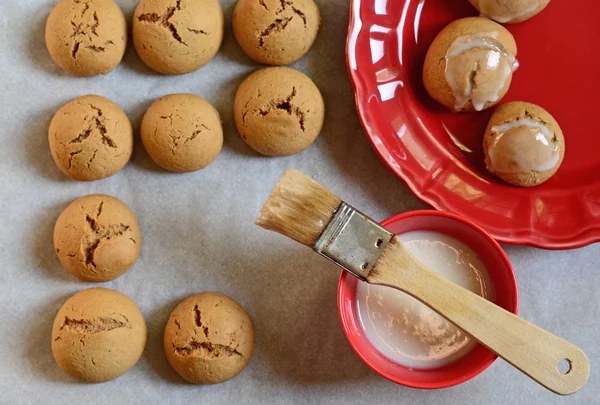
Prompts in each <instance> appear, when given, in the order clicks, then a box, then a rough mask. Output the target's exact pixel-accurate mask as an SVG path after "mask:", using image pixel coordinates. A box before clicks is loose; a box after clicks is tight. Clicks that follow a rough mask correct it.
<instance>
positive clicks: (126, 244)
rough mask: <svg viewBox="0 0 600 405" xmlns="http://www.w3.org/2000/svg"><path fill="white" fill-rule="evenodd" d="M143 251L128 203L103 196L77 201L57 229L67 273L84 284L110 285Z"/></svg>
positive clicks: (56, 243)
mask: <svg viewBox="0 0 600 405" xmlns="http://www.w3.org/2000/svg"><path fill="white" fill-rule="evenodd" d="M141 248H142V236H141V233H140V225H139V224H138V221H137V219H136V217H135V215H134V214H133V212H131V210H130V209H129V207H127V205H125V203H123V202H122V201H120V200H118V199H116V198H114V197H111V196H108V195H103V194H93V195H88V196H85V197H81V198H79V199H77V200H75V201H73V202H72V203H71V204H70V205H69V206H68V207H67V208H66V209H65V210H64V211H63V212H62V213H61V214H60V215H59V217H58V220H57V221H56V225H55V226H54V249H55V251H56V255H57V256H58V258H59V260H60V262H61V263H62V264H63V266H64V267H65V269H67V270H68V271H69V273H71V274H73V275H74V276H77V277H79V278H80V279H81V280H84V281H94V282H102V281H110V280H114V279H115V278H117V277H119V276H121V275H122V274H124V273H125V272H126V271H127V270H129V268H130V267H131V266H132V265H133V263H135V261H136V259H137V258H138V256H139V254H140V250H141Z"/></svg>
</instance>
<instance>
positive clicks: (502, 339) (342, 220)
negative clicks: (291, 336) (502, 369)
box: [256, 170, 590, 395]
mask: <svg viewBox="0 0 600 405" xmlns="http://www.w3.org/2000/svg"><path fill="white" fill-rule="evenodd" d="M256 224H257V225H259V226H261V227H263V228H265V229H267V230H272V231H275V232H278V233H280V234H282V235H285V236H287V237H289V238H291V239H293V240H295V241H297V242H299V243H301V244H303V245H306V246H308V247H310V248H312V249H313V250H314V251H315V252H317V253H319V254H320V255H322V256H325V257H326V258H327V259H329V260H331V261H332V262H334V263H335V264H337V265H338V266H340V267H342V268H343V269H344V270H346V271H349V272H350V273H352V274H353V275H355V276H356V277H358V278H359V279H361V280H363V281H366V282H368V283H370V284H377V285H383V286H388V287H391V288H395V289H397V290H400V291H403V292H405V293H408V294H410V295H411V296H413V297H415V298H416V299H418V300H419V301H421V302H423V303H424V304H425V305H427V306H428V307H430V308H431V309H432V310H434V311H436V312H437V313H438V314H440V315H441V316H443V317H444V318H446V319H447V320H448V321H450V322H452V323H453V324H454V325H456V326H457V327H459V328H460V329H462V330H464V331H465V332H467V333H468V334H470V335H471V336H473V338H475V339H476V340H477V341H479V342H480V343H481V344H482V345H484V346H485V347H487V348H488V349H489V350H491V351H492V352H494V353H496V354H497V355H498V356H500V357H501V358H503V359H504V360H506V361H507V362H508V363H510V364H511V365H512V366H514V367H516V368H517V369H519V370H520V371H522V372H523V373H525V374H526V375H528V376H529V377H531V378H532V379H533V380H535V381H537V382H538V383H539V384H541V385H543V386H544V387H546V388H547V389H549V390H550V391H552V392H554V393H556V394H560V395H569V394H573V393H575V392H576V391H578V390H579V389H580V388H581V387H583V386H584V385H585V383H586V381H587V379H588V376H589V370H590V366H589V362H588V359H587V356H586V354H585V353H584V352H583V351H582V350H581V349H580V348H579V347H577V346H575V345H574V344H572V343H569V342H567V341H565V340H563V339H561V338H559V337H557V336H555V335H553V334H551V333H550V332H547V331H545V330H543V329H541V328H539V327H537V326H535V325H533V324H531V323H529V322H527V321H525V320H523V319H521V318H519V317H518V316H516V315H514V314H512V313H510V312H508V311H506V310H504V309H503V308H501V307H499V306H497V305H495V304H494V303H492V302H490V301H488V300H486V299H485V298H482V297H480V296H479V295H477V294H475V293H473V292H471V291H469V290H467V289H465V288H462V287H460V286H458V285H456V284H454V283H452V282H450V281H448V280H446V279H444V278H443V277H441V276H439V275H437V274H436V273H434V272H433V271H432V270H430V269H428V268H427V267H426V266H425V265H423V264H422V263H420V262H419V261H418V260H417V259H416V258H415V257H413V256H412V255H411V254H410V253H409V252H408V251H407V250H406V248H405V247H404V246H403V244H402V242H401V241H400V239H399V238H398V237H397V236H395V235H394V234H392V233H391V232H389V231H388V230H386V229H385V228H383V227H382V226H380V225H379V224H378V223H376V222H375V221H373V220H372V219H370V218H369V217H367V216H366V215H364V214H362V213H361V212H359V211H358V210H356V209H355V208H353V207H352V206H350V205H349V204H347V203H345V202H343V201H342V200H341V199H340V198H339V197H337V196H336V195H335V194H334V193H333V192H332V191H330V190H328V189H327V188H326V187H324V186H322V185H321V184H319V183H318V182H316V181H315V180H313V179H312V178H311V177H309V176H307V175H306V174H304V173H302V172H299V171H297V170H288V171H287V173H286V174H285V176H284V177H283V178H282V179H281V180H280V181H279V183H278V184H277V185H276V187H275V189H274V190H273V192H272V194H271V196H270V197H269V199H268V200H267V202H266V203H265V205H264V207H263V208H262V211H261V215H260V218H258V220H257V221H256ZM565 359H566V360H567V361H568V364H569V370H568V371H567V372H566V373H561V372H560V371H559V370H558V364H559V362H561V361H562V360H565Z"/></svg>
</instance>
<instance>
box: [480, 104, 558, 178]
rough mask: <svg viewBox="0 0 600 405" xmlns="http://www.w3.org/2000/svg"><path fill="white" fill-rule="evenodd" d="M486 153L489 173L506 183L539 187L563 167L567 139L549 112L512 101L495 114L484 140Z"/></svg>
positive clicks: (499, 108) (538, 107)
mask: <svg viewBox="0 0 600 405" xmlns="http://www.w3.org/2000/svg"><path fill="white" fill-rule="evenodd" d="M483 153H484V155H485V164H486V166H487V167H488V169H489V170H490V171H491V172H492V173H494V174H495V175H496V176H498V177H500V178H501V179H502V180H504V181H505V182H507V183H509V184H512V185H515V186H521V187H531V186H537V185H538V184H541V183H543V182H545V181H546V180H548V179H549V178H550V177H552V176H553V175H554V174H555V173H556V171H557V170H558V168H559V167H560V165H561V164H562V161H563V158H564V156H565V139H564V136H563V133H562V130H561V129H560V126H559V125H558V123H557V122H556V120H555V119H554V117H552V115H550V113H549V112H548V111H546V110H544V109H543V108H542V107H540V106H537V105H535V104H531V103H526V102H523V101H512V102H510V103H506V104H503V105H501V106H500V107H498V108H497V109H496V111H494V113H493V114H492V116H491V118H490V121H489V123H488V125H487V128H486V130H485V135H484V137H483Z"/></svg>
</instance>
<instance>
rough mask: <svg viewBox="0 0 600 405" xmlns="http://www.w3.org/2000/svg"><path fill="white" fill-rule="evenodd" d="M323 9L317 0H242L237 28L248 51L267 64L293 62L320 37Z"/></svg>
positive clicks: (235, 21)
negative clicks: (317, 3) (318, 35)
mask: <svg viewBox="0 0 600 405" xmlns="http://www.w3.org/2000/svg"><path fill="white" fill-rule="evenodd" d="M320 26H321V13H320V11H319V7H317V5H316V4H315V2H314V1H313V0H239V1H238V3H237V5H236V6H235V9H234V10H233V32H234V34H235V38H236V39H237V42H238V43H239V44H240V46H241V47H242V49H243V51H244V53H246V55H248V56H249V57H251V58H252V59H254V60H255V61H257V62H259V63H264V64H266V65H289V64H290V63H294V62H295V61H297V60H298V59H300V58H301V57H303V56H304V55H305V54H306V53H307V52H308V51H309V49H310V48H311V46H312V45H313V43H314V42H315V40H316V39H317V33H318V32H319V27H320Z"/></svg>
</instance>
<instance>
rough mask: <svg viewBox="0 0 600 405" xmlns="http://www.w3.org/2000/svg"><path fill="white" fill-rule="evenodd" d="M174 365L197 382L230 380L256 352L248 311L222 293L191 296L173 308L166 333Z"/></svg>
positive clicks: (188, 378)
mask: <svg viewBox="0 0 600 405" xmlns="http://www.w3.org/2000/svg"><path fill="white" fill-rule="evenodd" d="M164 345H165V352H166V354H167V359H168V360H169V363H170V364H171V366H172V367H173V368H174V369H175V371H177V373H179V375H181V376H182V377H183V378H185V379H186V380H187V381H189V382H191V383H194V384H217V383H220V382H223V381H227V380H229V379H231V378H233V377H235V376H236V375H238V374H239V373H241V372H242V370H243V369H244V368H245V367H246V365H247V364H248V362H249V361H250V358H251V357H252V353H253V352H254V328H253V327H252V321H251V320H250V317H248V314H246V312H245V311H244V310H243V309H242V307H240V306H239V305H238V303H237V302H235V301H234V300H232V299H231V298H229V297H227V296H225V295H223V294H220V293H204V294H197V295H193V296H191V297H188V298H187V299H185V300H184V301H183V302H181V303H180V304H179V305H178V306H177V308H175V310H174V311H173V313H172V314H171V316H170V317H169V320H168V321H167V326H166V327H165V336H164Z"/></svg>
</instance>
